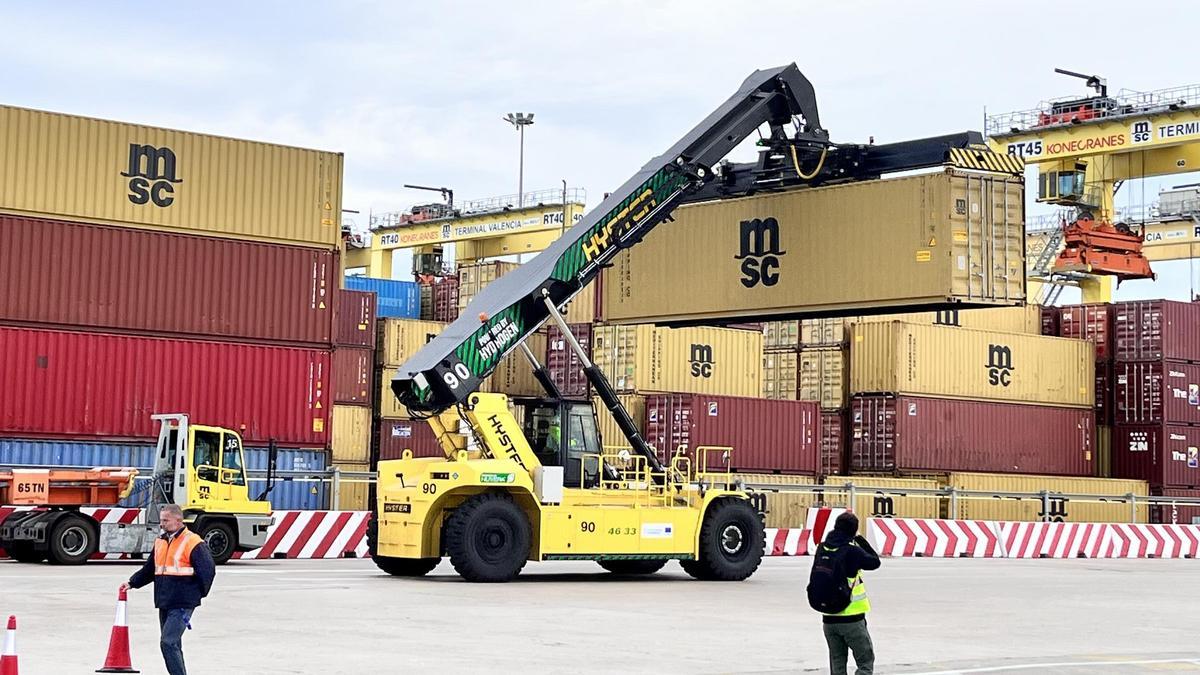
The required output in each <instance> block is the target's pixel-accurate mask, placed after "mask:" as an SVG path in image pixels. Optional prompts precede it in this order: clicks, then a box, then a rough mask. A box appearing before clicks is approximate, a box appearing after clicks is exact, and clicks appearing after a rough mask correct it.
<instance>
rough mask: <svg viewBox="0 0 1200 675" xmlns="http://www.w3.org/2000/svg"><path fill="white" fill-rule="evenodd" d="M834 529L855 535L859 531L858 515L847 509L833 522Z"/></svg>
mask: <svg viewBox="0 0 1200 675" xmlns="http://www.w3.org/2000/svg"><path fill="white" fill-rule="evenodd" d="M833 529H834V530H835V531H837V532H841V533H842V534H849V535H854V534H857V533H858V516H856V515H854V513H852V512H850V511H846V512H845V513H843V514H842V515H840V516H838V517H837V520H835V521H834V522H833Z"/></svg>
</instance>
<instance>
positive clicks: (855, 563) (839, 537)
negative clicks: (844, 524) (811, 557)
mask: <svg viewBox="0 0 1200 675" xmlns="http://www.w3.org/2000/svg"><path fill="white" fill-rule="evenodd" d="M823 545H824V546H830V547H834V548H837V549H838V551H837V553H836V554H835V555H836V556H837V564H838V565H839V566H841V568H842V569H843V570H844V571H845V574H846V578H847V579H853V578H854V577H856V576H858V573H859V572H869V571H871V570H877V569H879V565H880V564H881V563H880V561H879V554H878V553H876V552H875V549H874V548H872V547H871V542H869V541H867V539H866V537H860V536H857V535H852V534H845V533H843V532H838V531H837V530H833V531H832V532H830V533H829V534H828V535H827V536H826V537H825V543H824V544H823ZM863 618H864V615H862V614H857V615H853V616H826V617H824V618H823V621H824V622H825V623H852V622H855V621H862V620H863Z"/></svg>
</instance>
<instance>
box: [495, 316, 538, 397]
mask: <svg viewBox="0 0 1200 675" xmlns="http://www.w3.org/2000/svg"><path fill="white" fill-rule="evenodd" d="M525 344H526V345H528V347H529V349H530V351H532V352H533V353H534V355H538V354H545V353H546V334H545V333H542V332H537V333H532V334H530V335H529V337H527V338H526V339H525ZM479 390H480V391H490V392H496V393H499V394H508V395H509V396H546V395H547V394H546V390H545V388H543V387H542V385H541V384H540V383H539V382H538V381H537V378H536V377H534V375H533V366H531V365H530V364H529V359H527V358H525V353H524V352H523V351H521V350H520V349H517V350H515V351H513V352H512V353H510V354H509V355H508V356H506V357H504V358H503V359H501V360H500V363H499V364H498V365H497V366H496V369H495V370H494V371H492V374H491V375H489V376H488V378H487V379H486V380H484V382H483V385H482V386H481V387H480V388H479Z"/></svg>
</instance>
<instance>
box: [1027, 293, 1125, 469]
mask: <svg viewBox="0 0 1200 675" xmlns="http://www.w3.org/2000/svg"><path fill="white" fill-rule="evenodd" d="M1113 309H1114V305H1110V304H1090V305H1068V306H1065V307H1047V308H1045V309H1044V310H1043V311H1042V334H1043V335H1057V336H1059V337H1065V338H1074V339H1076V340H1087V341H1089V342H1091V343H1092V344H1094V345H1095V346H1096V368H1095V378H1096V402H1095V411H1096V424H1097V428H1096V441H1097V443H1096V447H1097V461H1096V474H1095V475H1096V476H1098V477H1108V476H1109V475H1111V457H1110V455H1109V450H1110V448H1111V440H1112V427H1111V425H1112V423H1113V377H1114V365H1113V351H1114V348H1113V313H1114V312H1113Z"/></svg>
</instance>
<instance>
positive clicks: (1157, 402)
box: [1112, 300, 1200, 493]
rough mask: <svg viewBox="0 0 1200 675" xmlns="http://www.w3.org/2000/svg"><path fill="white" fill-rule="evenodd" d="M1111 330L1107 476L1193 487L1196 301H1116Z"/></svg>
mask: <svg viewBox="0 0 1200 675" xmlns="http://www.w3.org/2000/svg"><path fill="white" fill-rule="evenodd" d="M1112 327H1113V330H1112V333H1113V352H1114V356H1115V362H1114V364H1113V399H1114V405H1113V414H1114V416H1115V425H1114V427H1113V439H1112V453H1113V457H1112V472H1113V476H1114V477H1117V478H1132V479H1138V480H1145V481H1148V482H1149V483H1150V487H1151V489H1153V490H1155V491H1156V492H1160V493H1165V491H1175V490H1195V489H1197V488H1200V451H1198V450H1197V448H1200V304H1196V303H1186V302H1172V301H1168V300H1149V301H1135V302H1123V303H1118V304H1117V305H1116V306H1115V308H1114V310H1113V321H1112Z"/></svg>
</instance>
